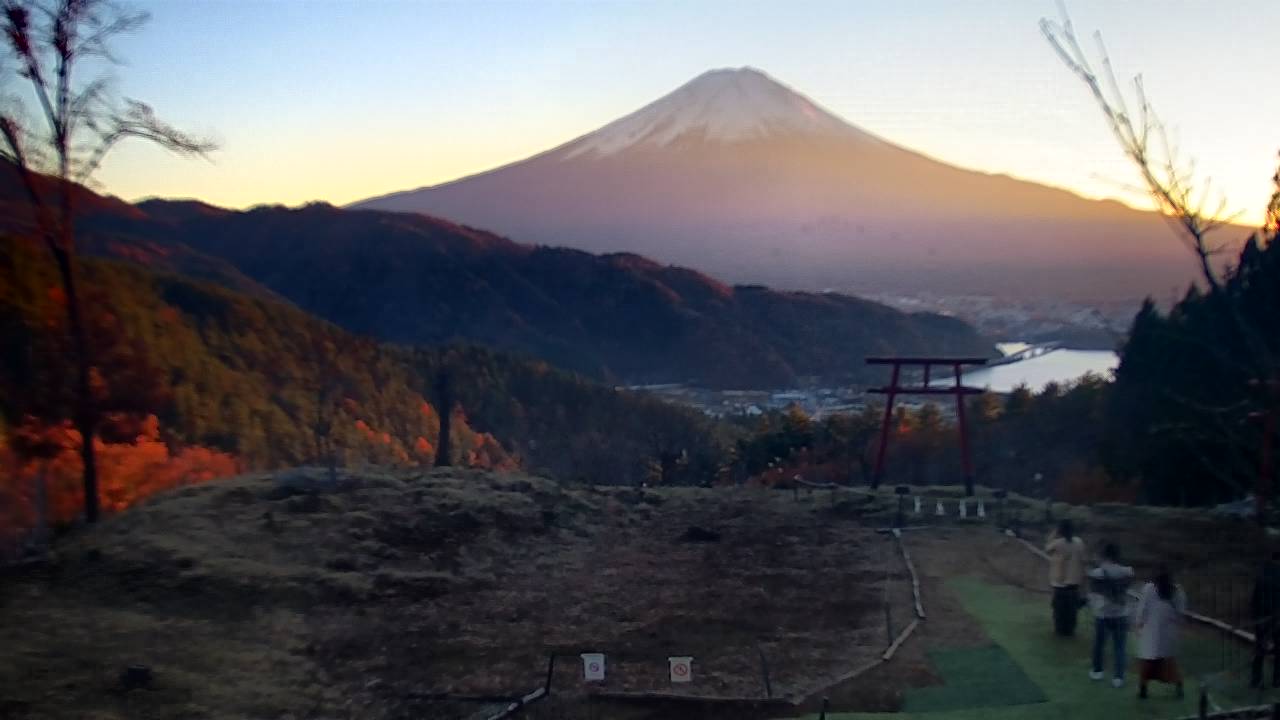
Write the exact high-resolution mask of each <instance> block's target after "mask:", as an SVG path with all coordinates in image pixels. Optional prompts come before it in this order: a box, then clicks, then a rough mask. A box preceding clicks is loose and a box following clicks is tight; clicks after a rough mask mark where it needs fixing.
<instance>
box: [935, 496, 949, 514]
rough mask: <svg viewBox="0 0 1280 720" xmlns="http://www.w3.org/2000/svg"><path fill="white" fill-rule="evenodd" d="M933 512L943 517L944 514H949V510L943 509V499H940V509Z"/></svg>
mask: <svg viewBox="0 0 1280 720" xmlns="http://www.w3.org/2000/svg"><path fill="white" fill-rule="evenodd" d="M933 514H934V515H937V516H938V517H943V516H944V515H946V514H947V511H946V510H943V509H942V501H941V500H939V501H938V509H937V511H935V512H934V513H933Z"/></svg>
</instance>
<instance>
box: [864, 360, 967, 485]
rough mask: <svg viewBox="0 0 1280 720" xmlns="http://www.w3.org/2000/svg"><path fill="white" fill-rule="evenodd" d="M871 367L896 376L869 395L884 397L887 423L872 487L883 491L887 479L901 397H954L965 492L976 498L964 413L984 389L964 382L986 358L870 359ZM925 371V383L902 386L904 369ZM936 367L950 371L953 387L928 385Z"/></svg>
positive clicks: (883, 424)
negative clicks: (968, 400)
mask: <svg viewBox="0 0 1280 720" xmlns="http://www.w3.org/2000/svg"><path fill="white" fill-rule="evenodd" d="M867 364H868V365H892V366H893V374H892V375H891V376H890V379H889V384H888V385H887V386H886V387H881V388H872V389H871V390H870V391H869V392H873V393H877V394H880V395H884V396H886V397H885V404H884V421H883V422H882V423H881V425H880V447H879V450H878V451H877V452H876V469H875V473H874V474H873V475H872V476H871V487H872V488H878V487H880V482H881V481H882V480H883V479H884V460H885V455H886V454H887V452H888V450H889V435H890V433H891V432H892V424H893V401H894V400H895V399H896V398H897V397H898V396H899V395H954V396H955V398H956V425H957V427H958V429H959V432H960V464H961V466H962V470H963V471H964V491H965V494H966V495H973V460H972V459H971V458H970V457H969V428H968V422H967V419H966V417H965V412H964V399H965V397H966V396H968V395H978V394H981V393H982V392H983V390H982V388H974V387H966V386H965V385H964V384H963V383H962V382H961V376H962V375H963V372H962V371H961V368H963V367H964V366H966V365H986V364H987V360H986V358H973V357H869V358H867ZM904 365H905V366H908V367H923V368H924V380H923V381H922V382H921V384H920V385H918V386H904V385H902V384H901V382H900V381H901V378H902V367H903V366H904ZM934 366H941V367H947V368H950V369H951V372H952V374H953V375H954V377H955V384H954V385H952V386H950V387H934V386H932V385H930V383H929V374H930V371H931V370H932V369H933V367H934Z"/></svg>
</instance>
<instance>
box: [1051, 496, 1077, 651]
mask: <svg viewBox="0 0 1280 720" xmlns="http://www.w3.org/2000/svg"><path fill="white" fill-rule="evenodd" d="M1044 550H1045V552H1046V553H1048V554H1049V587H1051V588H1052V589H1053V603H1052V605H1053V630H1054V632H1056V633H1057V634H1058V635H1060V636H1062V637H1072V636H1074V635H1075V634H1076V621H1077V618H1078V617H1079V615H1080V606H1081V605H1082V604H1083V603H1082V602H1081V599H1080V583H1081V582H1083V581H1084V557H1085V546H1084V540H1081V539H1080V537H1079V536H1078V535H1076V534H1075V528H1073V527H1072V525H1071V521H1070V520H1063V521H1062V522H1061V523H1059V524H1058V529H1057V531H1056V532H1054V533H1053V534H1051V535H1050V536H1049V542H1048V543H1047V544H1046V545H1045V547H1044Z"/></svg>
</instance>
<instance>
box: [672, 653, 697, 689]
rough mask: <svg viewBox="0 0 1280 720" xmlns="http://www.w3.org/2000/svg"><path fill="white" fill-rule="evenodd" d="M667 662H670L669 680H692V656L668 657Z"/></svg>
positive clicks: (685, 681)
mask: <svg viewBox="0 0 1280 720" xmlns="http://www.w3.org/2000/svg"><path fill="white" fill-rule="evenodd" d="M667 662H669V663H671V682H673V683H687V682H693V658H691V657H669V658H667Z"/></svg>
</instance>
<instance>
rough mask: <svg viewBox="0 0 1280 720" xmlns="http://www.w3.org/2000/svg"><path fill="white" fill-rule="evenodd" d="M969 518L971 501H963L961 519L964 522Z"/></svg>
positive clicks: (961, 503) (961, 502)
mask: <svg viewBox="0 0 1280 720" xmlns="http://www.w3.org/2000/svg"><path fill="white" fill-rule="evenodd" d="M967 517H969V501H968V500H961V501H960V519H961V520H963V519H965V518H967Z"/></svg>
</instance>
